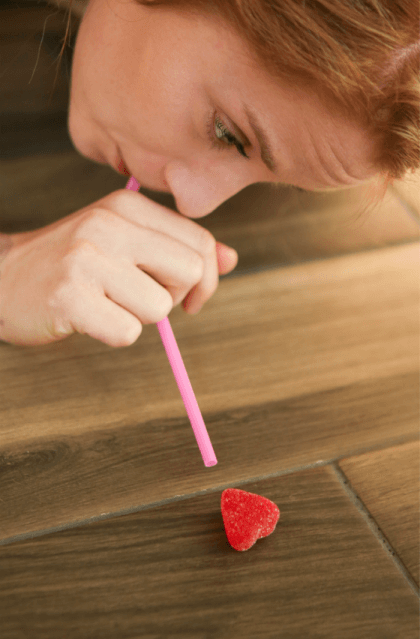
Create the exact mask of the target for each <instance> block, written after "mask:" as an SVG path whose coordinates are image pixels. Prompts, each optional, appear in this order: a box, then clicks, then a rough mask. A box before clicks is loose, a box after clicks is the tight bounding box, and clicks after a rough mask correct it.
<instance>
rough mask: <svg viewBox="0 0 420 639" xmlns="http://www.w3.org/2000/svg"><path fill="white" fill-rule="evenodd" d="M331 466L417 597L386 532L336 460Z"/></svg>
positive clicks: (414, 588)
mask: <svg viewBox="0 0 420 639" xmlns="http://www.w3.org/2000/svg"><path fill="white" fill-rule="evenodd" d="M331 467H332V468H333V470H334V471H335V473H336V476H337V479H338V481H339V483H340V484H341V486H342V488H343V490H344V491H345V493H346V494H347V496H348V497H349V499H350V501H351V502H352V504H353V505H354V506H355V507H356V508H357V510H358V511H359V512H360V514H361V515H362V517H363V519H364V520H365V522H366V524H367V526H368V528H369V529H370V531H371V532H372V533H373V535H374V536H375V537H376V538H377V539H378V541H379V542H380V544H381V546H382V548H383V549H384V551H385V552H386V554H387V555H388V556H389V557H390V558H391V560H392V562H393V564H394V565H395V567H396V568H397V570H399V572H400V573H401V574H402V575H403V577H404V579H405V581H406V583H407V584H408V585H409V587H410V588H411V590H412V591H413V592H414V593H415V594H416V595H417V597H419V596H420V593H419V587H418V586H417V584H416V582H415V581H414V579H413V577H412V575H411V573H410V571H409V570H408V569H407V567H406V566H405V564H404V563H403V561H402V560H401V559H400V557H399V555H398V553H397V551H396V550H395V548H394V547H393V546H392V544H391V543H390V541H389V540H388V538H387V536H386V534H385V533H384V532H383V530H382V529H381V527H380V526H379V524H378V523H377V521H376V519H375V518H374V516H373V515H372V513H371V512H370V511H369V509H368V508H367V507H366V505H365V504H364V503H363V501H362V499H361V497H359V495H358V494H357V492H356V490H355V489H354V488H353V487H352V485H351V481H350V478H349V477H348V476H347V475H346V474H345V473H344V471H343V470H342V469H341V468H340V466H339V465H338V461H335V462H333V463H332V464H331Z"/></svg>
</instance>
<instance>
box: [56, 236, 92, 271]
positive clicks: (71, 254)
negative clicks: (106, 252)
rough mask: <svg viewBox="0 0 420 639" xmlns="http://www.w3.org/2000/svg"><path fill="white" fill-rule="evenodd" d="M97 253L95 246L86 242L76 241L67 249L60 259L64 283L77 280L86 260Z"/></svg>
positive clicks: (82, 240)
mask: <svg viewBox="0 0 420 639" xmlns="http://www.w3.org/2000/svg"><path fill="white" fill-rule="evenodd" d="M96 253H97V249H96V248H95V246H94V245H93V244H92V243H91V242H89V241H88V240H84V239H78V240H76V241H75V242H73V244H72V245H71V246H70V247H69V248H68V249H67V252H66V254H65V255H64V256H63V258H62V266H63V273H62V277H63V279H64V280H65V281H74V280H76V279H78V278H79V276H80V273H81V269H82V267H83V266H84V265H85V264H86V260H87V259H90V258H91V257H92V255H93V254H96Z"/></svg>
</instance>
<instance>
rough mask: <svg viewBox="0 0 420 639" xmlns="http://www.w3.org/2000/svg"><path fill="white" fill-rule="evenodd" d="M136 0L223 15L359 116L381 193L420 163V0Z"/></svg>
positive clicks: (272, 67)
mask: <svg viewBox="0 0 420 639" xmlns="http://www.w3.org/2000/svg"><path fill="white" fill-rule="evenodd" d="M71 2H72V0H69V3H70V6H71ZM135 2H137V3H138V4H140V5H145V6H148V7H151V8H152V7H159V8H166V9H168V10H174V11H184V12H188V13H190V14H193V15H194V14H195V15H204V16H210V17H213V18H216V19H219V20H221V21H222V23H223V24H226V25H228V26H230V27H231V28H233V29H234V30H235V32H236V33H237V34H238V35H239V36H240V37H241V38H242V39H243V41H244V42H245V43H246V44H247V45H248V47H249V49H250V51H251V54H252V55H253V56H254V58H255V59H256V60H257V62H258V63H259V64H260V65H261V66H262V67H263V68H264V69H265V70H266V71H268V72H269V73H270V74H271V75H272V76H273V77H274V78H276V79H277V80H278V81H281V82H288V83H289V84H294V85H295V86H297V85H299V86H300V87H304V88H305V90H313V91H316V92H317V94H318V95H319V96H320V97H321V99H322V100H323V101H324V102H325V103H326V104H327V105H328V108H329V110H330V111H332V110H334V109H338V111H339V112H340V113H344V114H345V115H346V116H348V117H349V118H351V119H352V120H355V121H356V122H358V123H360V125H361V126H362V127H363V128H364V130H366V131H367V132H368V134H369V135H371V136H372V139H373V140H374V142H375V157H374V166H375V167H377V174H378V175H379V177H380V178H382V185H381V187H382V188H380V189H379V190H376V188H375V189H374V194H375V195H376V196H378V195H379V196H380V197H383V195H384V194H385V191H386V188H387V186H388V184H390V183H391V184H392V182H394V180H398V179H401V178H403V177H404V176H405V175H406V173H407V171H411V172H414V171H416V170H417V169H418V168H419V167H420V145H419V129H420V122H419V119H420V99H419V96H420V89H419V84H420V80H419V73H420V42H419V4H418V2H417V0H358V1H357V2H355V1H354V0H135ZM66 38H67V33H66ZM63 48H64V45H63Z"/></svg>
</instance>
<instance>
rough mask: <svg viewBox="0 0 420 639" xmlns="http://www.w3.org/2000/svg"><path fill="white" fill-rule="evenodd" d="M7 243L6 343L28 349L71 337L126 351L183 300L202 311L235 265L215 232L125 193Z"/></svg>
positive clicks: (1, 292)
mask: <svg viewBox="0 0 420 639" xmlns="http://www.w3.org/2000/svg"><path fill="white" fill-rule="evenodd" d="M9 237H10V238H11V246H10V248H9V250H8V252H7V254H6V255H5V257H4V259H3V261H2V262H1V266H0V338H1V339H2V340H4V341H6V342H10V343H12V344H20V345H28V346H35V345H39V344H47V343H49V342H53V341H57V340H60V339H64V338H65V337H67V336H69V335H71V334H72V333H74V332H77V333H86V334H87V335H90V336H91V337H93V338H94V339H97V340H100V341H101V342H104V343H105V344H108V345H109V346H114V347H119V346H129V345H130V344H133V343H134V342H135V341H136V340H137V338H138V337H139V335H140V333H141V330H142V325H143V324H152V323H156V322H158V321H160V320H162V319H164V318H165V317H166V316H167V315H168V314H169V313H170V311H171V309H172V308H173V307H174V306H176V305H177V304H179V303H180V302H181V301H182V300H183V299H184V298H185V297H186V296H187V299H185V301H184V304H183V306H184V308H185V309H186V310H187V312H197V311H198V310H200V308H201V307H202V306H203V304H204V303H205V302H206V301H207V300H208V299H210V297H211V296H212V295H213V293H215V291H216V289H217V286H218V283H219V273H220V274H225V273H228V272H229V271H231V270H232V269H233V268H234V267H235V266H236V264H237V255H236V253H235V252H233V255H229V250H228V248H227V247H225V246H224V245H223V244H219V243H216V241H215V239H214V237H213V236H212V235H211V233H210V232H209V231H207V230H206V229H203V228H202V227H201V226H199V225H198V224H196V223H195V222H193V221H192V220H190V219H188V218H186V217H183V216H182V215H180V214H179V213H176V212H174V211H171V210H170V209H167V208H165V207H163V206H161V205H160V204H156V203H155V202H153V201H151V200H149V199H148V198H146V197H145V196H144V195H142V194H140V193H137V192H135V191H129V190H127V189H121V190H118V191H114V192H113V193H110V194H109V195H107V196H106V197H104V198H102V199H101V200H98V201H97V202H95V203H94V204H92V205H90V206H87V207H85V208H84V209H81V210H80V211H77V212H76V213H73V214H71V215H69V216H68V217H66V218H64V219H62V220H59V221H57V222H55V223H54V224H51V225H49V226H47V227H45V228H42V229H38V230H36V231H31V232H27V233H18V234H14V235H11V236H9Z"/></svg>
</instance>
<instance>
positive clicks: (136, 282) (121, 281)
mask: <svg viewBox="0 0 420 639" xmlns="http://www.w3.org/2000/svg"><path fill="white" fill-rule="evenodd" d="M96 267H97V268H98V272H99V273H100V275H99V276H98V284H99V286H102V288H103V293H104V295H106V296H107V297H108V298H109V299H110V300H112V301H113V302H115V303H116V304H118V305H119V306H121V307H122V308H124V309H125V310H127V311H128V312H129V313H131V314H132V315H134V316H135V317H137V319H138V320H139V321H140V322H141V324H156V323H157V322H160V321H161V320H163V319H164V318H165V317H167V316H168V315H169V313H170V312H171V310H172V307H173V299H172V297H171V294H170V293H169V291H167V290H166V289H165V288H164V287H163V286H161V285H160V284H158V283H157V282H156V281H155V280H154V279H153V278H152V277H150V276H149V275H148V274H147V273H144V272H143V271H142V270H140V269H138V268H137V267H136V266H134V265H131V264H121V263H115V262H114V261H113V260H112V259H110V258H108V257H107V256H103V255H99V256H98V257H97V262H96Z"/></svg>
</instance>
